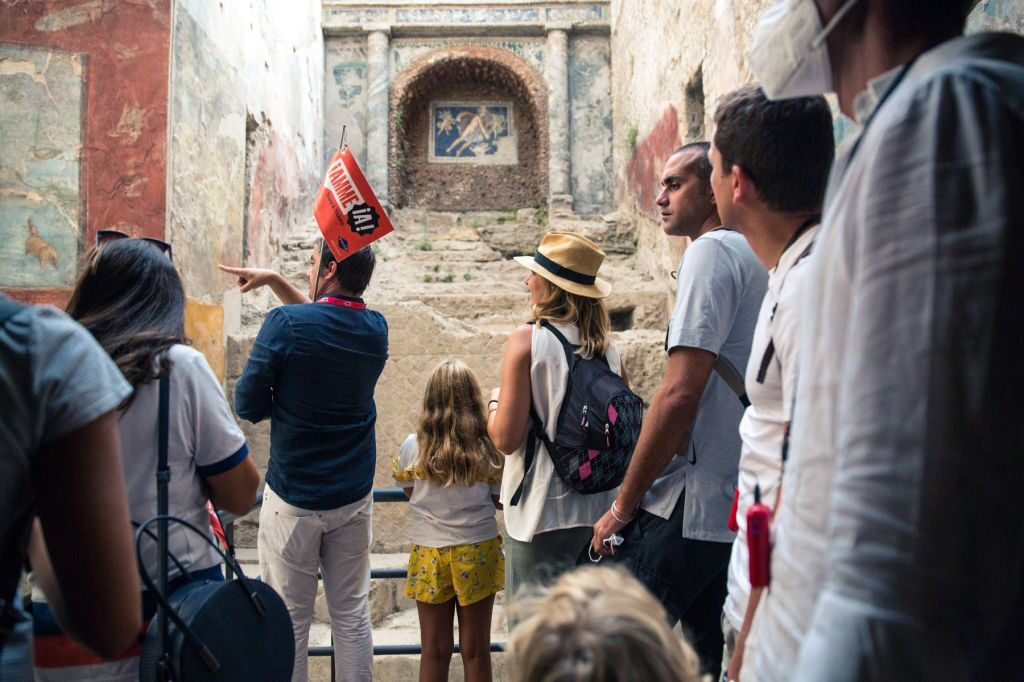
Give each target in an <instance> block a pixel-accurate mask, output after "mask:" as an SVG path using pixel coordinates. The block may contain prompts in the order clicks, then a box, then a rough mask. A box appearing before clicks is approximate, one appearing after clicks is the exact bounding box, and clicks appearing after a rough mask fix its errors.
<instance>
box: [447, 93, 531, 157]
mask: <svg viewBox="0 0 1024 682" xmlns="http://www.w3.org/2000/svg"><path fill="white" fill-rule="evenodd" d="M510 108H511V107H510V104H476V103H473V104H469V103H466V104H456V103H451V104H444V105H437V106H436V108H435V109H434V132H433V135H434V138H433V140H432V142H433V148H432V157H433V158H434V159H437V160H441V159H456V158H465V159H472V158H477V159H483V158H490V159H495V157H499V156H503V155H507V154H509V152H512V153H513V154H514V151H513V150H514V147H515V144H514V137H512V136H511V133H512V131H511V129H510V128H511V126H510V123H511V120H510V115H511V111H510ZM509 160H510V161H513V162H514V159H509Z"/></svg>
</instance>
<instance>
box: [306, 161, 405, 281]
mask: <svg viewBox="0 0 1024 682" xmlns="http://www.w3.org/2000/svg"><path fill="white" fill-rule="evenodd" d="M313 217H314V218H316V224H317V225H319V226H320V232H321V233H323V235H324V239H325V240H327V246H328V247H330V249H331V253H333V254H334V257H335V258H336V259H337V260H339V261H342V260H345V259H346V258H348V257H349V256H351V255H352V254H353V253H355V252H356V251H358V250H359V249H361V248H363V247H364V246H366V245H367V244H370V243H372V242H375V241H377V240H378V239H380V238H381V237H383V236H384V235H386V234H388V233H389V232H393V231H394V229H395V228H394V226H392V225H391V221H390V220H389V219H388V215H387V213H385V212H384V209H383V208H381V205H380V202H379V201H377V196H376V195H375V194H374V193H373V189H371V188H370V183H368V182H367V181H366V177H365V176H364V175H363V171H361V170H360V169H359V164H357V163H356V157H355V156H353V155H352V151H351V150H350V149H349V148H348V147H347V146H346V147H342V148H341V149H339V150H338V152H337V153H336V154H335V155H334V157H333V158H332V159H331V162H330V163H329V164H328V165H327V175H326V177H324V183H323V185H321V186H320V191H319V192H317V194H316V204H314V206H313Z"/></svg>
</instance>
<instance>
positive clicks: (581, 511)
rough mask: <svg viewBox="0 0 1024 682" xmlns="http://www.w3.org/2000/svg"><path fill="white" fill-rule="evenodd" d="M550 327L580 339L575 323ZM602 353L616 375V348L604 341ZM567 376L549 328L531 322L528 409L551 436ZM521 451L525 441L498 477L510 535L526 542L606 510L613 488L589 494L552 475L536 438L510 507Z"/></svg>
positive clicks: (618, 366)
mask: <svg viewBox="0 0 1024 682" xmlns="http://www.w3.org/2000/svg"><path fill="white" fill-rule="evenodd" d="M555 327H556V328H557V329H558V331H560V332H562V334H563V335H564V336H565V338H566V339H567V340H568V341H569V343H573V344H575V343H578V342H579V331H578V330H577V328H576V326H575V325H563V324H556V325H555ZM605 357H606V358H607V360H608V366H609V367H610V368H611V370H612V371H613V372H615V373H616V374H619V375H621V374H622V369H621V359H620V357H619V351H618V349H617V348H615V346H614V345H611V344H609V346H608V352H607V354H606V355H605ZM568 380H569V365H568V364H567V363H566V360H565V351H563V350H562V345H561V344H560V343H559V342H558V339H557V338H555V335H554V334H552V333H551V332H550V331H548V330H547V329H544V328H543V327H538V326H536V325H534V326H533V338H532V342H531V345H530V392H531V395H532V399H533V407H534V409H535V410H536V411H537V415H538V416H539V417H540V418H541V420H543V422H544V426H545V427H546V430H547V434H548V438H551V439H552V440H554V438H555V433H556V431H557V430H558V410H559V408H561V406H562V399H563V398H564V397H565V389H566V384H567V383H568ZM525 450H526V440H525V439H524V440H523V442H522V443H521V444H520V445H519V447H518V448H517V449H516V451H515V452H513V453H512V454H510V455H508V456H507V457H506V458H505V471H504V473H503V474H502V478H501V503H502V505H503V506H504V513H505V529H506V530H507V531H508V534H509V536H510V537H512V538H514V539H516V540H519V541H520V542H530V541H531V540H532V539H533V536H534V535H536V534H537V533H544V532H546V531H551V530H559V529H562V528H577V527H580V526H592V525H594V523H596V522H597V520H598V519H599V518H601V516H603V515H604V513H605V512H606V511H608V509H609V508H611V505H612V501H613V500H614V499H615V496H616V495H617V494H618V488H615V489H613V490H608V491H606V492H603V493H597V494H594V495H581V494H580V493H578V492H576V491H575V490H573V489H572V488H570V487H569V486H568V485H567V484H566V483H565V482H564V481H563V480H562V479H561V478H559V476H558V474H556V473H555V467H554V464H552V462H551V458H550V457H549V456H548V453H547V449H546V448H545V447H544V443H542V442H541V441H540V440H538V441H537V451H536V453H535V454H534V458H533V466H532V467H531V468H530V471H529V472H528V473H527V475H526V482H525V484H524V485H523V496H522V498H520V500H519V504H518V505H517V506H515V507H513V506H511V505H510V504H509V500H511V499H512V496H513V495H514V494H515V492H516V489H517V488H518V487H519V482H520V481H522V480H523V468H524V466H525V462H524V459H523V458H524V453H525Z"/></svg>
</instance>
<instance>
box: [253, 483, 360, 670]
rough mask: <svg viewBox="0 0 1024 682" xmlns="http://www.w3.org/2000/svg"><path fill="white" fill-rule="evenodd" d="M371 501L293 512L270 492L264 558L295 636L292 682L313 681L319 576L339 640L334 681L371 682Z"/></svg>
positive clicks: (264, 514) (263, 526) (263, 525)
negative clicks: (311, 628)
mask: <svg viewBox="0 0 1024 682" xmlns="http://www.w3.org/2000/svg"><path fill="white" fill-rule="evenodd" d="M372 508H373V494H372V493H371V494H369V495H367V496H366V497H365V498H363V499H361V500H359V501H358V502H353V503H352V504H347V505H345V506H344V507H339V508H337V509H329V510H327V511H310V510H308V509H300V508H299V507H293V506H292V505H290V504H288V503H287V502H285V501H284V500H282V499H281V498H280V497H278V496H277V495H276V494H275V493H274V491H273V490H271V489H270V486H266V488H265V490H264V492H263V507H262V509H261V510H260V531H259V542H258V548H259V557H260V573H261V574H262V576H263V581H264V582H266V583H267V584H268V585H270V586H271V587H273V588H274V589H275V590H277V592H278V594H280V595H281V597H282V598H283V599H284V603H285V604H286V605H287V606H288V613H289V614H290V615H291V617H292V627H293V628H294V629H295V670H294V672H293V673H292V681H293V682H306V681H307V679H308V669H309V664H308V657H307V653H306V650H307V649H308V648H309V624H310V621H311V620H312V619H313V602H314V600H315V599H316V587H317V569H320V571H321V574H322V576H323V581H324V592H325V593H326V596H327V608H328V610H329V611H330V614H331V631H332V633H333V634H334V666H335V673H336V675H337V679H338V680H340V681H347V680H353V681H355V680H358V681H364V680H370V679H372V674H371V668H372V666H373V641H372V639H371V636H370V603H369V595H370V534H371V524H370V514H371V510H372Z"/></svg>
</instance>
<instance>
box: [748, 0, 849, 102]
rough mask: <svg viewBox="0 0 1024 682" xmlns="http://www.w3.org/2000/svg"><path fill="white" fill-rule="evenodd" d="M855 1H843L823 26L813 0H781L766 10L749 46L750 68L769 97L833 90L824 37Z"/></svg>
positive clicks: (822, 92)
mask: <svg viewBox="0 0 1024 682" xmlns="http://www.w3.org/2000/svg"><path fill="white" fill-rule="evenodd" d="M856 3H857V0H847V1H846V2H845V3H843V5H842V7H840V8H839V11H838V12H836V14H835V16H834V17H832V19H831V20H830V21H829V22H828V25H827V26H825V28H822V27H821V18H820V17H819V16H818V8H817V7H816V6H815V4H814V0H780V1H779V2H777V3H776V4H774V5H772V6H771V7H769V8H768V9H767V10H765V13H764V15H762V17H761V21H760V23H759V24H758V25H757V32H756V33H755V34H754V42H753V44H752V45H751V47H750V68H751V69H752V70H753V71H754V76H755V77H757V80H758V81H760V83H761V88H762V89H763V90H764V93H765V95H767V96H768V97H769V99H784V98H787V97H807V96H810V95H821V94H824V93H826V92H831V91H832V89H833V86H832V65H831V64H830V63H829V59H828V49H827V48H826V46H825V40H826V38H828V36H829V34H830V33H832V31H833V29H835V27H836V26H837V25H838V24H839V22H840V21H842V19H843V17H845V16H846V14H847V13H848V12H849V11H850V10H851V9H853V6H854V5H855V4H856Z"/></svg>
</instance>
